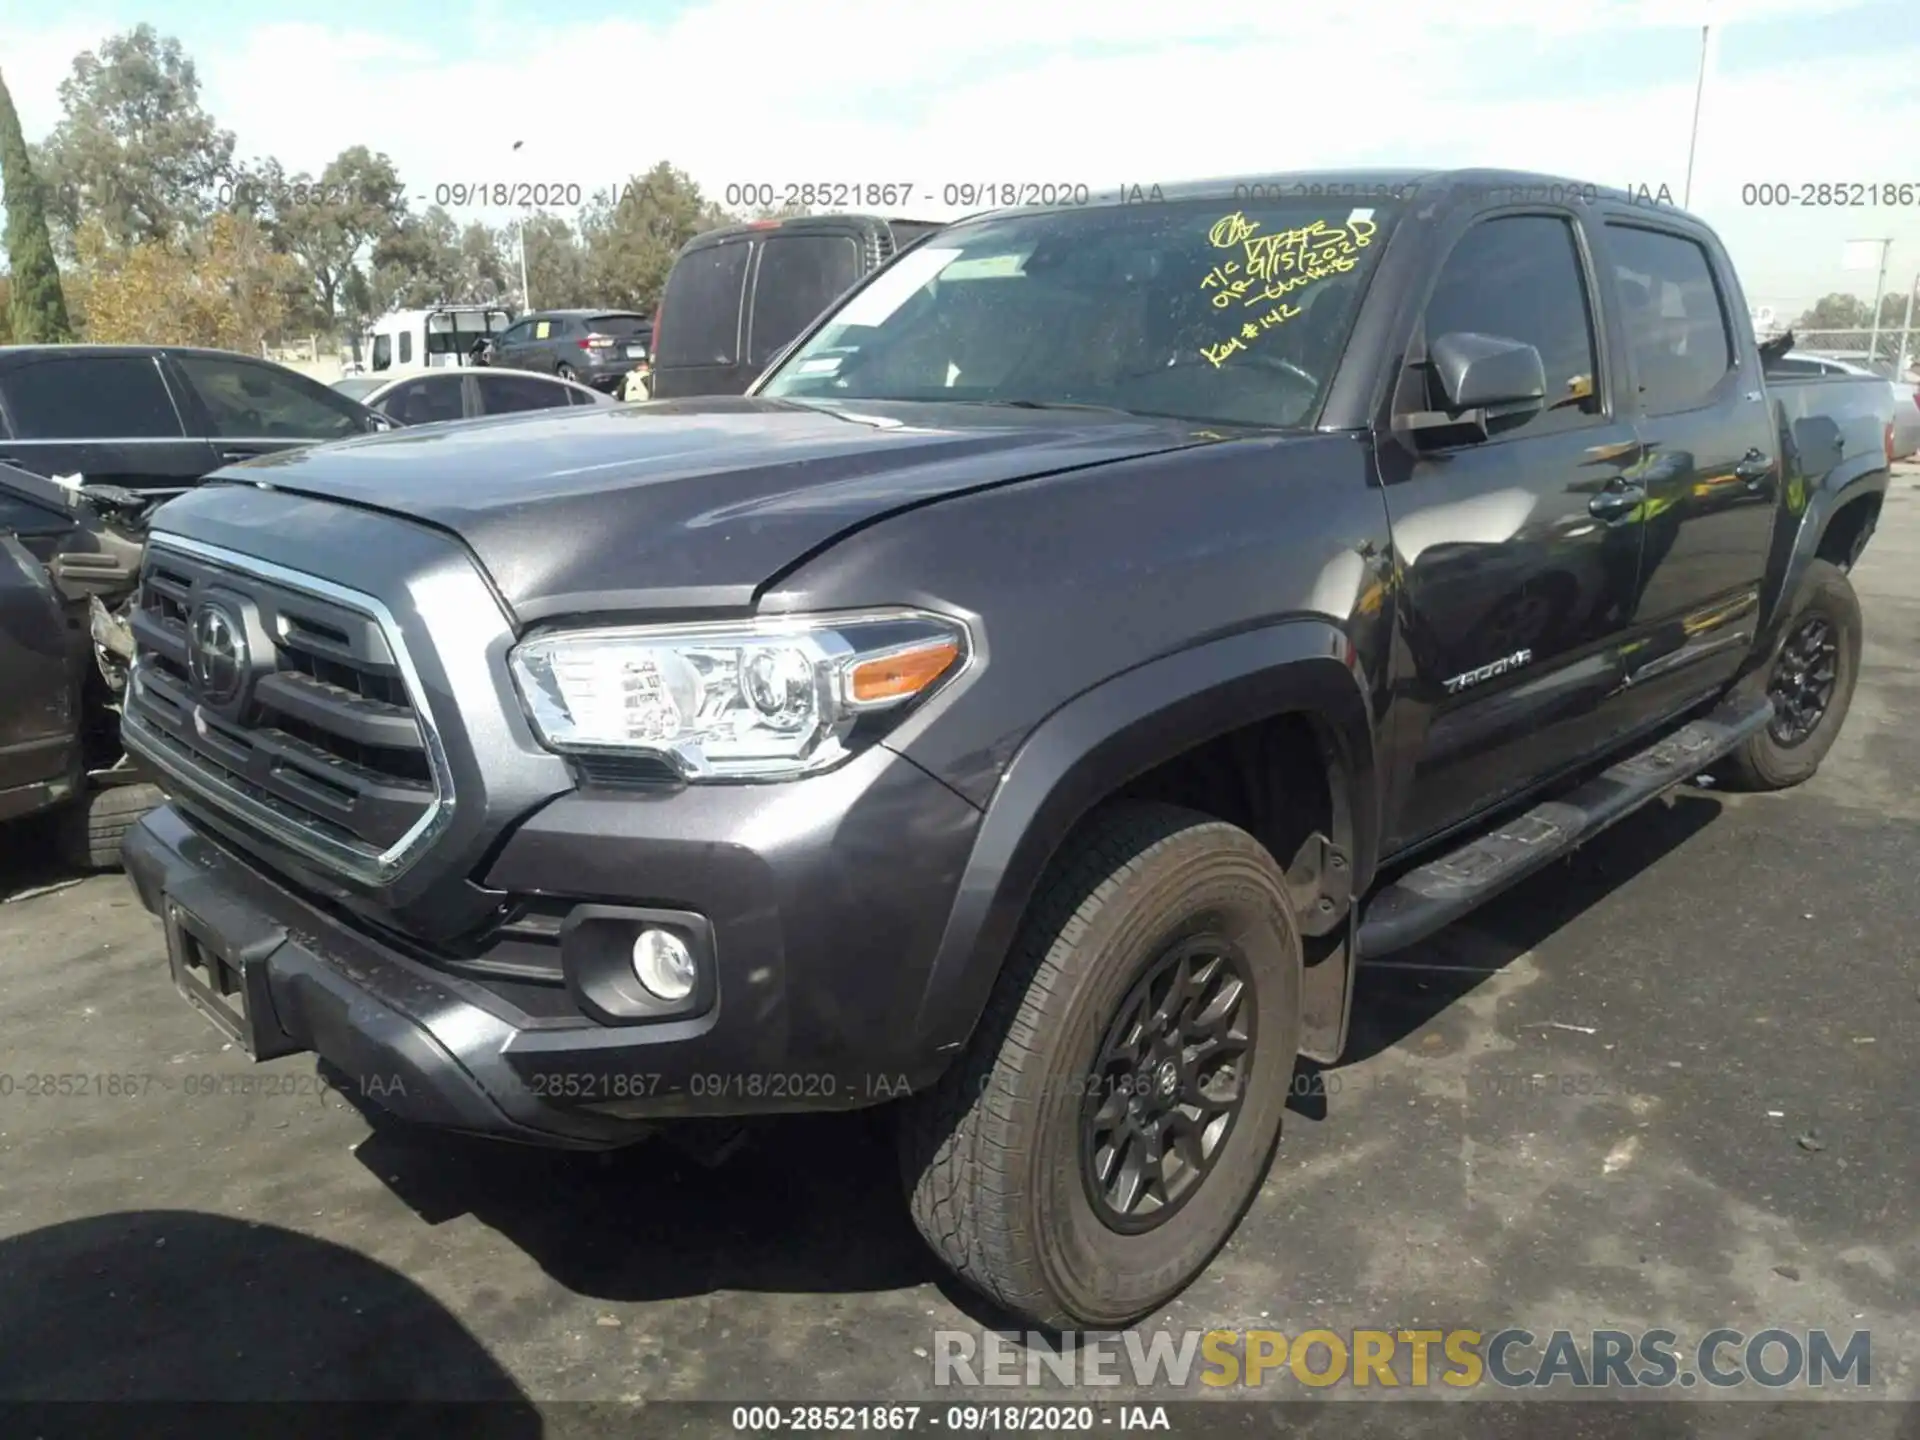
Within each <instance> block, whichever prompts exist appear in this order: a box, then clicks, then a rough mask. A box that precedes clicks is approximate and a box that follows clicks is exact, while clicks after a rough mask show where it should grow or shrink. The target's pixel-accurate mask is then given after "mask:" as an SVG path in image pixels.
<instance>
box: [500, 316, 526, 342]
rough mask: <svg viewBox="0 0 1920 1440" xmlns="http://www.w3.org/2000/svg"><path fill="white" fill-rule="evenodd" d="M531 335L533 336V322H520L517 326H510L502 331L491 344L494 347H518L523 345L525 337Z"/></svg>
mask: <svg viewBox="0 0 1920 1440" xmlns="http://www.w3.org/2000/svg"><path fill="white" fill-rule="evenodd" d="M531 334H533V322H532V321H530V320H522V321H521V322H520V323H519V324H518V325H510V326H508V327H507V328H506V329H505V330H502V331H501V332H500V336H499V338H498V339H496V340H495V341H494V342H493V343H494V344H495V345H520V344H524V343H525V342H526V339H527V337H528V336H529V335H531Z"/></svg>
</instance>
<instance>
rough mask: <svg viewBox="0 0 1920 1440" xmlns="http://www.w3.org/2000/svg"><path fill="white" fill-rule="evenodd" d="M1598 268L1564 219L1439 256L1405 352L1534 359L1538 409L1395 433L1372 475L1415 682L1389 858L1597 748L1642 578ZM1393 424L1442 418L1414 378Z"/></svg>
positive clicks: (1401, 737) (1421, 372)
mask: <svg viewBox="0 0 1920 1440" xmlns="http://www.w3.org/2000/svg"><path fill="white" fill-rule="evenodd" d="M1594 289H1595V287H1594V274H1593V265H1592V262H1591V260H1590V258H1589V256H1588V254H1587V250H1586V246H1585V243H1584V235H1583V232H1582V231H1581V230H1580V228H1579V226H1578V224H1577V222H1576V221H1575V219H1574V217H1573V216H1571V215H1568V214H1559V213H1553V214H1547V213H1537V214H1536V213H1519V214H1505V215H1497V216H1494V217H1492V218H1487V219H1481V220H1479V221H1477V222H1475V223H1474V224H1472V225H1471V226H1470V227H1468V228H1467V229H1466V230H1465V231H1464V232H1463V233H1461V234H1460V235H1459V238H1458V239H1457V240H1456V241H1455V243H1454V244H1453V245H1452V247H1451V248H1450V249H1449V250H1448V252H1447V255H1446V259H1445V260H1444V262H1443V263H1442V265H1441V268H1440V272H1439V274H1438V276H1437V278H1436V280H1435V282H1434V285H1433V289H1432V291H1431V293H1430V295H1429V298H1428V301H1427V304H1426V306H1425V310H1424V313H1423V315H1422V317H1421V319H1420V321H1419V322H1418V324H1417V325H1416V328H1415V331H1414V333H1413V335H1412V336H1411V337H1410V341H1409V347H1408V349H1407V351H1406V353H1407V354H1408V355H1410V356H1418V357H1424V355H1425V353H1426V346H1427V345H1428V344H1429V343H1431V342H1432V341H1434V340H1436V339H1438V338H1439V337H1440V336H1442V335H1446V334H1454V333H1462V332H1465V333H1472V334H1480V335H1488V336H1497V337H1500V338H1503V339H1509V340H1518V341H1523V342H1525V343H1526V344H1529V345H1532V346H1533V347H1534V348H1535V349H1537V350H1538V351H1539V352H1540V357H1541V361H1542V364H1543V366H1544V368H1545V372H1546V403H1545V405H1544V406H1543V407H1542V408H1540V409H1538V410H1535V411H1533V412H1532V413H1531V414H1528V415H1525V416H1520V417H1515V418H1514V419H1513V420H1511V421H1496V422H1494V426H1493V428H1491V429H1490V431H1489V433H1487V434H1486V435H1485V436H1484V437H1481V436H1478V435H1476V434H1475V433H1473V432H1471V431H1466V430H1464V429H1461V428H1453V429H1446V430H1439V431H1421V432H1416V433H1412V434H1402V435H1395V436H1392V437H1389V438H1388V440H1387V441H1386V442H1385V443H1383V445H1382V447H1381V451H1380V454H1381V474H1382V479H1383V481H1385V492H1384V493H1385V497H1386V503H1387V509H1388V514H1389V518H1390V521H1391V525H1392V533H1393V541H1394V549H1395V552H1396V573H1397V575H1398V577H1399V602H1400V621H1401V632H1402V635H1403V636H1404V639H1405V644H1406V654H1407V657H1408V662H1409V663H1408V667H1407V668H1408V673H1407V674H1405V675H1404V676H1403V678H1402V690H1403V694H1404V699H1403V702H1402V715H1403V717H1404V718H1403V721H1402V724H1403V726H1404V727H1406V728H1404V729H1403V730H1402V731H1401V732H1400V733H1399V734H1398V736H1397V737H1396V739H1397V744H1398V746H1399V748H1400V753H1401V755H1402V756H1403V757H1404V758H1403V766H1404V769H1403V771H1402V773H1401V775H1400V776H1399V777H1398V779H1397V787H1398V788H1397V793H1398V794H1399V795H1400V796H1401V797H1402V798H1401V800H1400V802H1399V803H1398V804H1396V806H1395V810H1396V812H1397V813H1396V814H1395V815H1394V816H1393V817H1390V820H1389V836H1388V848H1389V849H1399V848H1404V847H1405V846H1408V845H1412V844H1416V843H1418V842H1420V841H1421V840H1424V839H1428V838H1431V837H1433V836H1435V835H1437V834H1439V833H1440V832H1442V831H1444V830H1447V829H1450V828H1452V827H1453V826H1455V825H1458V824H1460V823H1462V822H1464V821H1466V820H1468V819H1470V818H1471V817H1473V816H1474V815H1475V814H1477V813H1479V812H1481V811H1484V810H1486V809H1489V808H1491V807H1493V806H1495V805H1497V804H1499V803H1500V802H1501V801H1502V800H1504V799H1507V798H1510V797H1511V796H1512V795H1513V794H1514V793H1515V792H1517V791H1519V790H1522V789H1524V788H1526V787H1527V786H1528V784H1529V783H1530V782H1531V781H1534V780H1536V779H1541V778H1545V777H1546V776H1548V775H1550V774H1552V773H1555V772H1557V771H1560V770H1562V769H1565V768H1566V767H1567V766H1568V765H1570V764H1572V763H1574V762H1576V761H1577V760H1579V759H1581V758H1582V757H1584V756H1586V755H1589V754H1591V753H1593V751H1594V750H1595V749H1596V748H1598V747H1599V746H1600V745H1602V744H1604V739H1603V736H1604V732H1605V731H1606V729H1607V727H1608V726H1609V725H1611V724H1614V723H1617V719H1618V717H1617V715H1616V714H1615V713H1614V712H1615V710H1616V708H1617V707H1616V706H1615V704H1614V703H1613V702H1612V701H1611V700H1610V699H1609V696H1610V694H1611V692H1613V691H1614V690H1615V688H1616V687H1617V683H1618V678H1619V674H1620V664H1619V659H1618V654H1617V651H1618V641H1619V639H1620V637H1621V636H1622V634H1623V633H1624V629H1625V626H1626V624H1627V620H1628V616H1629V613H1630V610H1631V606H1632V603H1633V598H1634V590H1635V583H1636V580H1637V576H1638V569H1639V533H1638V529H1637V527H1636V526H1635V525H1634V524H1633V523H1632V520H1631V507H1630V505H1627V504H1625V503H1623V501H1622V499H1621V497H1620V496H1619V495H1618V493H1617V492H1618V487H1619V486H1620V485H1621V483H1622V482H1623V479H1624V477H1626V475H1627V472H1628V471H1629V470H1630V468H1631V467H1632V466H1633V464H1634V463H1635V461H1636V459H1637V458H1638V455H1639V448H1640V447H1639V440H1638V437H1637V436H1636V434H1635V432H1634V429H1633V427H1632V425H1631V423H1630V422H1629V420H1628V418H1627V417H1626V416H1625V415H1623V414H1622V413H1621V410H1620V407H1618V406H1617V399H1618V397H1617V394H1616V391H1617V388H1618V387H1617V386H1616V385H1615V384H1614V383H1612V381H1611V379H1610V377H1609V374H1608V371H1607V367H1606V365H1605V362H1604V359H1603V357H1604V355H1605V353H1606V352H1605V347H1604V346H1603V345H1602V344H1601V341H1600V338H1599V337H1600V330H1599V327H1598V326H1597V325H1596V324H1595V313H1596V312H1595V307H1594V305H1593V300H1592V297H1593V294H1594ZM1408 370H1409V373H1408V374H1407V375H1405V376H1403V377H1402V380H1401V400H1400V402H1398V403H1396V405H1395V409H1396V411H1397V412H1405V411H1408V410H1418V409H1440V408H1442V406H1443V398H1442V397H1441V396H1440V395H1439V394H1438V392H1437V389H1436V384H1437V382H1436V381H1435V379H1434V377H1433V375H1432V374H1431V371H1430V367H1428V366H1427V365H1425V364H1424V363H1418V364H1415V365H1411V366H1409V367H1408Z"/></svg>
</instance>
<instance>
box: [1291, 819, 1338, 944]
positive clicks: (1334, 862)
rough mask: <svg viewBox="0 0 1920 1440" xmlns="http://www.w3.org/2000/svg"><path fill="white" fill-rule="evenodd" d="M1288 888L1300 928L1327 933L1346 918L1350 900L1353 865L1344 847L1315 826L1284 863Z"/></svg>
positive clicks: (1312, 932)
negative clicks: (1287, 861) (1289, 859)
mask: <svg viewBox="0 0 1920 1440" xmlns="http://www.w3.org/2000/svg"><path fill="white" fill-rule="evenodd" d="M1287 889H1288V890H1289V891H1290V892H1291V893H1292V896H1293V913H1294V915H1295V916H1297V917H1298V919H1299V922H1300V929H1301V932H1302V933H1303V934H1307V935H1326V934H1330V933H1331V932H1332V931H1333V930H1335V929H1337V928H1338V927H1339V926H1340V925H1341V924H1343V923H1344V922H1345V920H1346V918H1347V910H1348V907H1349V906H1350V905H1351V904H1352V902H1353V865H1352V863H1351V862H1350V861H1349V860H1348V859H1347V854H1346V852H1345V851H1344V850H1342V849H1341V848H1340V847H1339V846H1338V845H1335V844H1334V843H1333V842H1332V841H1331V840H1329V839H1327V837H1326V836H1325V835H1322V834H1321V833H1320V832H1319V831H1318V830H1316V831H1314V832H1313V834H1311V835H1309V836H1308V837H1307V839H1306V843H1305V844H1303V845H1302V846H1301V847H1300V849H1299V851H1298V852H1296V853H1295V855H1294V857H1293V863H1292V864H1291V865H1289V866H1288V867H1287Z"/></svg>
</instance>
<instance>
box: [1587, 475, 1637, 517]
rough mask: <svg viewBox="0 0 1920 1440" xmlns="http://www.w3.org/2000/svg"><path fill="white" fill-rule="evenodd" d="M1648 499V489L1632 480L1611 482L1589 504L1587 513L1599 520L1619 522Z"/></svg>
mask: <svg viewBox="0 0 1920 1440" xmlns="http://www.w3.org/2000/svg"><path fill="white" fill-rule="evenodd" d="M1646 498H1647V487H1646V486H1644V485H1638V484H1635V483H1634V482H1633V481H1631V480H1609V481H1608V482H1607V488H1606V489H1604V490H1602V491H1601V492H1600V493H1599V494H1598V495H1596V496H1594V497H1593V499H1591V500H1589V501H1588V502H1587V513H1588V514H1590V515H1592V516H1593V517H1594V518H1595V519H1599V520H1617V519H1619V518H1620V517H1621V516H1622V515H1625V514H1626V513H1627V512H1629V511H1630V510H1633V509H1634V508H1636V507H1637V506H1638V505H1640V503H1641V502H1642V501H1644V500H1645V499H1646Z"/></svg>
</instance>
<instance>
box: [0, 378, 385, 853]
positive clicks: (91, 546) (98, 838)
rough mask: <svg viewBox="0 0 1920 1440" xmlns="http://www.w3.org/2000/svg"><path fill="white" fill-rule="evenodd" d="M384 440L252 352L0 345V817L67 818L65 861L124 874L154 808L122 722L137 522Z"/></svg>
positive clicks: (329, 394)
mask: <svg viewBox="0 0 1920 1440" xmlns="http://www.w3.org/2000/svg"><path fill="white" fill-rule="evenodd" d="M392 427H393V422H392V421H390V420H388V419H387V418H386V417H384V416H382V415H379V414H377V413H376V412H374V411H372V410H369V409H368V408H367V407H366V406H364V405H362V404H360V403H359V402H358V401H356V400H353V399H351V398H349V397H348V396H345V395H341V394H338V393H336V392H335V391H333V390H330V389H329V388H328V387H326V386H324V385H322V384H320V383H319V382H318V381H315V380H310V379H308V378H307V377H306V376H304V375H301V374H299V373H298V372H296V371H293V370H289V369H287V368H286V367H285V366H283V365H275V364H273V363H271V362H270V361H266V360H258V359H255V358H253V357H251V356H247V355H236V354H232V353H229V352H227V351H222V350H200V349H194V348H191V347H186V346H162V345H10V346H6V347H4V348H0V820H7V819H14V818H18V817H21V816H25V815H30V814H34V813H37V812H41V811H55V810H58V811H61V812H62V814H61V816H60V820H59V826H60V831H59V836H60V838H59V849H60V851H61V853H62V856H63V858H65V859H67V860H68V861H70V862H72V863H74V864H77V865H81V866H84V867H88V868H104V867H109V866H112V865H115V864H117V863H118V859H119V847H120V837H121V835H122V833H123V832H124V831H125V830H126V828H127V826H128V825H129V824H131V823H132V822H133V821H134V820H136V819H138V818H139V816H140V814H141V812H142V811H144V810H145V809H147V808H149V807H150V806H152V805H153V804H155V803H157V799H158V796H157V793H156V792H155V791H154V790H153V789H152V787H151V786H148V785H145V784H138V783H136V782H137V781H138V779H139V777H138V776H137V775H136V774H135V772H133V771H132V770H131V769H129V767H128V764H127V762H126V759H125V757H124V755H123V754H122V752H121V749H120V722H119V714H118V709H119V702H120V696H121V694H122V693H123V692H124V690H125V686H126V669H127V661H128V659H129V657H131V655H132V653H133V641H132V636H131V633H130V631H129V630H128V627H127V623H126V613H127V606H128V604H129V602H130V601H131V599H132V596H133V589H134V584H135V581H136V579H137V577H138V574H139V569H140V553H141V548H142V546H143V545H144V543H145V538H146V527H147V521H148V520H149V518H150V517H151V516H152V514H153V512H154V511H155V510H157V509H158V508H159V507H160V506H161V505H163V504H164V503H165V502H166V501H167V500H170V499H172V498H173V497H174V496H176V495H179V494H181V493H182V492H183V491H185V490H188V489H191V488H192V487H193V486H194V485H197V484H198V483H199V482H200V481H201V480H202V479H203V478H205V477H206V476H207V475H208V474H209V473H211V472H212V471H214V470H217V469H219V468H221V467H222V466H224V465H230V464H233V463H236V462H239V461H244V460H250V459H255V458H257V457H259V456H262V455H269V454H273V453H275V452H277V451H281V450H287V449H292V448H294V447H296V446H302V445H310V444H313V443H315V442H317V441H323V440H336V439H342V438H345V437H347V436H351V435H365V434H369V433H373V432H375V431H380V430H386V429H391V428H392Z"/></svg>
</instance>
